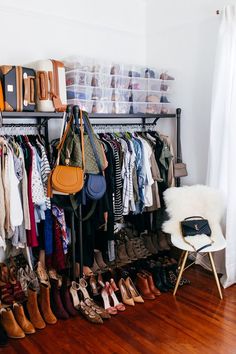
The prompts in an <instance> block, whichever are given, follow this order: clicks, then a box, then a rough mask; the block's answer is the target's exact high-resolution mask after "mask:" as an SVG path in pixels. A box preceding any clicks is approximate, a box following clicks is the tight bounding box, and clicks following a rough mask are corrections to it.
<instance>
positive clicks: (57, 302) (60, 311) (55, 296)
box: [50, 278, 69, 320]
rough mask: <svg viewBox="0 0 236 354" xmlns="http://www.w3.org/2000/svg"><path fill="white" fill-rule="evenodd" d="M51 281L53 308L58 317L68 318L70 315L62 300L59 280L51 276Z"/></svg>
mask: <svg viewBox="0 0 236 354" xmlns="http://www.w3.org/2000/svg"><path fill="white" fill-rule="evenodd" d="M50 283H51V297H52V302H51V303H52V310H53V312H54V314H55V315H56V317H57V318H58V319H60V320H67V319H68V318H69V315H68V313H67V311H66V310H65V308H64V306H63V304H62V301H61V297H60V290H59V287H58V280H57V279H53V278H50Z"/></svg>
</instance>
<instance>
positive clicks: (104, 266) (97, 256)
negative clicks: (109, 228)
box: [94, 250, 108, 270]
mask: <svg viewBox="0 0 236 354" xmlns="http://www.w3.org/2000/svg"><path fill="white" fill-rule="evenodd" d="M94 257H95V260H96V262H97V264H98V266H99V268H100V269H101V270H108V266H107V264H106V263H105V262H104V260H103V258H102V252H101V251H99V250H94Z"/></svg>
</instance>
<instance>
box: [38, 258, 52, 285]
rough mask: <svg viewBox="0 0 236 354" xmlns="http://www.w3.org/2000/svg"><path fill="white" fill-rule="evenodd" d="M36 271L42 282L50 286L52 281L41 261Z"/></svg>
mask: <svg viewBox="0 0 236 354" xmlns="http://www.w3.org/2000/svg"><path fill="white" fill-rule="evenodd" d="M36 273H37V276H38V278H39V281H40V283H43V284H46V285H48V286H50V282H49V278H48V275H47V272H46V269H45V268H44V267H43V265H42V263H41V262H38V263H37V269H36Z"/></svg>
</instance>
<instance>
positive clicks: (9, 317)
mask: <svg viewBox="0 0 236 354" xmlns="http://www.w3.org/2000/svg"><path fill="white" fill-rule="evenodd" d="M0 315H1V323H2V326H3V328H4V329H5V331H6V332H7V335H8V337H9V338H24V337H25V334H24V332H23V331H22V329H21V328H20V326H19V325H18V323H17V322H16V320H15V317H14V315H13V312H12V310H11V309H10V308H6V309H4V308H2V309H1V310H0Z"/></svg>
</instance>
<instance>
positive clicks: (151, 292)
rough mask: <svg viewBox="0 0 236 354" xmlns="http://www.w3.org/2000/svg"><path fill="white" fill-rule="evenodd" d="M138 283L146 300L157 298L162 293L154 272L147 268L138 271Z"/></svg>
mask: <svg viewBox="0 0 236 354" xmlns="http://www.w3.org/2000/svg"><path fill="white" fill-rule="evenodd" d="M136 285H137V288H138V289H139V291H140V293H141V295H142V297H143V298H144V299H145V300H155V298H156V297H158V296H160V295H161V292H160V290H159V289H158V288H157V287H156V286H155V284H154V280H153V277H152V274H151V273H150V272H148V271H146V270H141V271H140V272H139V273H137V279H136Z"/></svg>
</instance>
